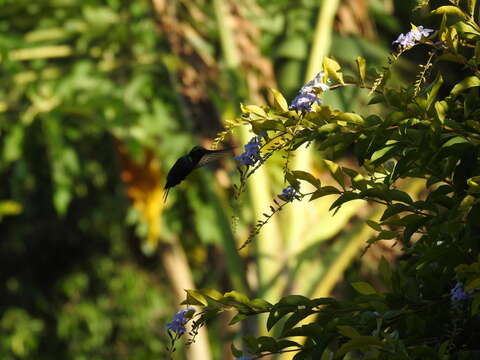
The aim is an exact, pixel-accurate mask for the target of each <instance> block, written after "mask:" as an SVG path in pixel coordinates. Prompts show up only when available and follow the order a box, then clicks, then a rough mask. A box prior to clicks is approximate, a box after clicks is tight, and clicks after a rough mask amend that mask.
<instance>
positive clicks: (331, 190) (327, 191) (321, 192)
mask: <svg viewBox="0 0 480 360" xmlns="http://www.w3.org/2000/svg"><path fill="white" fill-rule="evenodd" d="M333 194H341V191H340V190H338V189H337V188H336V187H333V186H324V187H321V188H320V189H318V190H317V191H315V192H314V193H313V194H312V196H311V197H310V200H309V201H312V200H315V199H318V198H320V197H323V196H327V195H333Z"/></svg>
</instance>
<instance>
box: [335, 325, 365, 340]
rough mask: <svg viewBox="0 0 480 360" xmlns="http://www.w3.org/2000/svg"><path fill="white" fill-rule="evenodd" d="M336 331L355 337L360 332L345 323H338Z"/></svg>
mask: <svg viewBox="0 0 480 360" xmlns="http://www.w3.org/2000/svg"><path fill="white" fill-rule="evenodd" d="M337 329H338V331H339V332H340V334H342V335H343V336H345V337H348V338H356V337H359V336H361V335H360V333H359V332H358V331H357V330H356V329H355V328H353V327H351V326H347V325H338V326H337Z"/></svg>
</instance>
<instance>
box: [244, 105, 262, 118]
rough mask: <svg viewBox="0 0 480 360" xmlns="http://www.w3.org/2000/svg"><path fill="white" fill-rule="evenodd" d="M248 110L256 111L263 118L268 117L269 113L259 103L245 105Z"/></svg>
mask: <svg viewBox="0 0 480 360" xmlns="http://www.w3.org/2000/svg"><path fill="white" fill-rule="evenodd" d="M244 108H245V110H246V111H247V112H250V113H254V114H256V115H258V116H260V117H261V118H266V117H267V113H266V112H265V110H263V109H262V108H261V107H260V106H258V105H247V106H245V107H244Z"/></svg>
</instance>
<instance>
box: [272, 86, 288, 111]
mask: <svg viewBox="0 0 480 360" xmlns="http://www.w3.org/2000/svg"><path fill="white" fill-rule="evenodd" d="M270 91H271V93H272V94H273V107H274V108H275V109H276V110H279V111H283V112H288V103H287V100H285V98H284V97H283V95H282V93H281V92H280V91H278V90H276V89H273V88H271V89H270Z"/></svg>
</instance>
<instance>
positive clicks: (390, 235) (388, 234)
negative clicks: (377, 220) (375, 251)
mask: <svg viewBox="0 0 480 360" xmlns="http://www.w3.org/2000/svg"><path fill="white" fill-rule="evenodd" d="M397 236H398V233H397V232H396V231H393V230H382V231H380V234H378V235H377V237H376V240H391V239H395V238H396V237H397Z"/></svg>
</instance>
